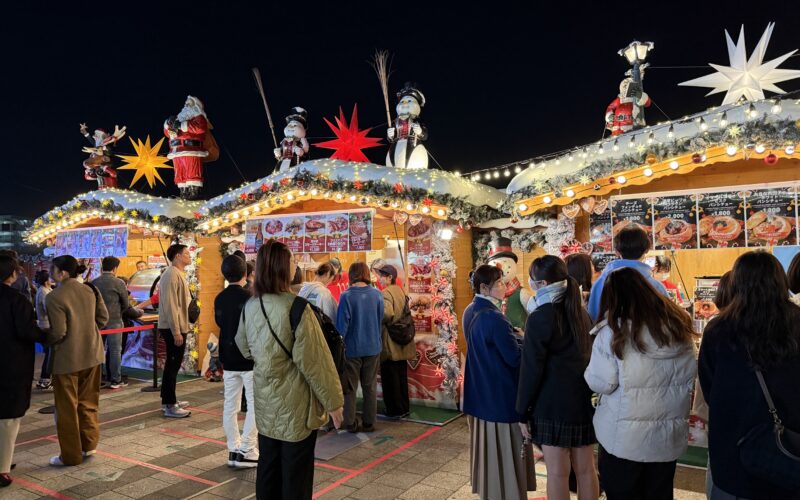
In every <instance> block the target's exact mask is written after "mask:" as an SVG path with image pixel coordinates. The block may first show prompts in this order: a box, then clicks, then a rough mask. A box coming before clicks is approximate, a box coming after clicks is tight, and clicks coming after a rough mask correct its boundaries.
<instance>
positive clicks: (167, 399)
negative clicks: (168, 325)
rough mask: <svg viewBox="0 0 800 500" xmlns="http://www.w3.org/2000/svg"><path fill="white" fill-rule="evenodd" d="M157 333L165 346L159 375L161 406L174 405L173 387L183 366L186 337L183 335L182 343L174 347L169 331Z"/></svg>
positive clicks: (175, 401)
mask: <svg viewBox="0 0 800 500" xmlns="http://www.w3.org/2000/svg"><path fill="white" fill-rule="evenodd" d="M158 333H160V334H161V336H162V337H163V338H164V343H165V344H166V345H167V359H166V362H165V363H164V373H163V374H162V375H161V404H162V405H174V404H177V403H178V396H176V395H175V385H176V384H177V383H178V372H179V371H180V369H181V365H182V364H183V353H184V352H185V351H186V335H185V334H183V343H182V344H181V345H180V346H176V345H175V340H174V338H173V336H172V331H171V330H169V329H159V330H158Z"/></svg>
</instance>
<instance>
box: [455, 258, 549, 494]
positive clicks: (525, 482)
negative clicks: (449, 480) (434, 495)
mask: <svg viewBox="0 0 800 500" xmlns="http://www.w3.org/2000/svg"><path fill="white" fill-rule="evenodd" d="M472 287H473V289H474V291H475V299H474V300H473V302H472V304H471V305H470V306H469V307H468V308H467V310H466V311H465V312H464V322H463V325H464V334H465V336H466V338H467V362H466V365H465V368H464V408H463V410H464V413H466V414H467V416H468V417H467V418H468V420H469V426H470V471H471V481H472V492H473V493H476V494H478V495H480V498H481V499H489V498H491V499H493V500H494V499H524V498H527V493H526V492H527V491H534V490H535V489H536V477H535V473H534V468H533V466H534V462H533V450H532V447H531V445H530V444H529V443H528V442H527V441H526V439H525V438H526V437H528V435H527V428H526V427H525V426H524V424H521V422H522V421H523V417H522V416H521V415H520V414H518V413H517V411H516V408H515V402H516V397H517V384H518V380H519V365H520V359H521V355H522V337H521V336H520V335H519V333H518V332H517V331H515V330H514V327H513V326H511V323H510V322H509V321H508V320H507V319H506V317H505V316H503V313H502V312H500V306H501V304H502V301H503V299H504V297H505V291H506V289H505V284H504V283H503V280H502V271H501V270H500V269H499V268H496V267H493V266H487V265H483V266H480V267H478V268H477V269H476V270H475V272H474V273H473V275H472Z"/></svg>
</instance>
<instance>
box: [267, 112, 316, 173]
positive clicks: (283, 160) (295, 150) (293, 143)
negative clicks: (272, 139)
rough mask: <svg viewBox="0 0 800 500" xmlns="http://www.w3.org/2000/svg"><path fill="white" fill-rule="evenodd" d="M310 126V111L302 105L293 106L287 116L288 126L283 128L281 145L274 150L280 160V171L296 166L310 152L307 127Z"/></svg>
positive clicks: (276, 157)
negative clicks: (301, 106)
mask: <svg viewBox="0 0 800 500" xmlns="http://www.w3.org/2000/svg"><path fill="white" fill-rule="evenodd" d="M307 126H308V112H307V111H306V110H305V109H303V108H300V107H294V108H292V111H291V112H290V113H289V116H287V117H286V127H285V128H284V129H283V135H284V139H283V140H282V141H281V144H280V146H279V147H277V148H275V150H274V151H273V152H274V153H275V159H276V160H278V166H277V168H278V171H279V172H286V171H287V170H289V168H291V167H296V166H297V165H298V164H300V162H301V161H302V160H301V158H302V157H303V156H305V155H306V154H307V153H308V140H307V139H306V127H307Z"/></svg>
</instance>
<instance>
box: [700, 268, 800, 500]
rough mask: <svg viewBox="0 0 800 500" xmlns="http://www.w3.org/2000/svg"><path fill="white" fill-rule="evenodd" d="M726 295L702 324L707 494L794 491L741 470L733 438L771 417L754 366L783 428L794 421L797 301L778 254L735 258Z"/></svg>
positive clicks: (799, 327) (797, 411)
mask: <svg viewBox="0 0 800 500" xmlns="http://www.w3.org/2000/svg"><path fill="white" fill-rule="evenodd" d="M731 291H732V299H731V302H730V304H729V305H728V306H727V307H725V308H723V309H722V311H721V312H720V314H719V316H717V317H716V318H714V319H713V320H711V322H710V323H709V324H708V325H707V326H706V328H705V331H704V332H703V342H702V345H701V346H700V363H699V364H700V367H699V371H700V385H701V386H702V388H703V394H705V396H706V400H707V401H708V408H709V424H710V425H709V427H708V433H709V434H708V451H709V457H710V462H711V472H712V476H713V478H714V486H713V489H712V492H711V498H714V499H716V498H720V499H727V498H781V499H783V498H800V496H798V492H797V491H796V490H795V491H787V490H786V489H784V488H781V487H780V486H779V485H775V484H770V483H767V482H766V481H764V480H761V479H759V478H757V477H755V476H753V475H751V474H749V473H748V472H747V470H745V469H744V467H743V466H742V463H741V461H740V455H739V453H740V447H739V446H738V442H739V439H741V438H742V436H744V435H745V434H747V433H748V432H749V431H750V430H751V429H752V428H753V427H755V426H757V425H759V424H764V423H768V424H769V423H772V417H771V416H770V413H769V408H768V406H767V402H766V399H765V397H764V394H763V393H762V391H761V388H760V386H759V382H758V379H757V378H756V374H755V370H756V368H759V369H760V370H761V372H762V374H763V377H764V379H765V382H766V385H767V388H768V390H769V392H770V395H771V396H772V399H773V400H774V402H775V407H776V408H777V410H778V416H779V417H780V419H781V420H782V421H783V424H784V425H785V426H786V428H787V429H791V430H794V431H797V430H798V429H800V397H798V394H800V390H798V380H800V308H798V307H797V306H796V305H794V304H792V303H791V301H790V300H789V283H788V280H787V278H786V274H784V272H783V268H782V267H781V264H780V262H779V261H778V259H776V258H775V257H774V256H773V255H771V254H769V253H766V252H749V253H746V254H743V255H741V256H740V257H739V258H738V259H736V263H735V264H734V266H733V279H732V282H731Z"/></svg>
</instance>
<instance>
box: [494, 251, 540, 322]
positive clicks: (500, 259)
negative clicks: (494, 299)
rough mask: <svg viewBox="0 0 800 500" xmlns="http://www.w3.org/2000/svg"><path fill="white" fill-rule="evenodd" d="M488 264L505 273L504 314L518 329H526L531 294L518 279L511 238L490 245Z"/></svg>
mask: <svg viewBox="0 0 800 500" xmlns="http://www.w3.org/2000/svg"><path fill="white" fill-rule="evenodd" d="M487 264H489V265H490V266H497V267H498V268H500V270H501V271H503V281H504V282H505V284H506V298H505V300H504V301H503V306H502V309H503V314H505V315H506V318H508V320H509V321H510V322H511V324H512V325H514V326H515V327H517V328H522V329H524V328H525V322H526V321H527V319H528V313H527V312H526V305H527V304H528V300H530V298H531V294H530V293H528V291H527V290H525V289H524V288H522V286H521V285H520V282H519V279H518V278H517V256H516V254H514V252H513V251H512V250H511V240H510V239H509V238H503V237H500V238H497V239H495V240H493V241H492V242H491V243H489V259H488V260H487Z"/></svg>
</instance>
